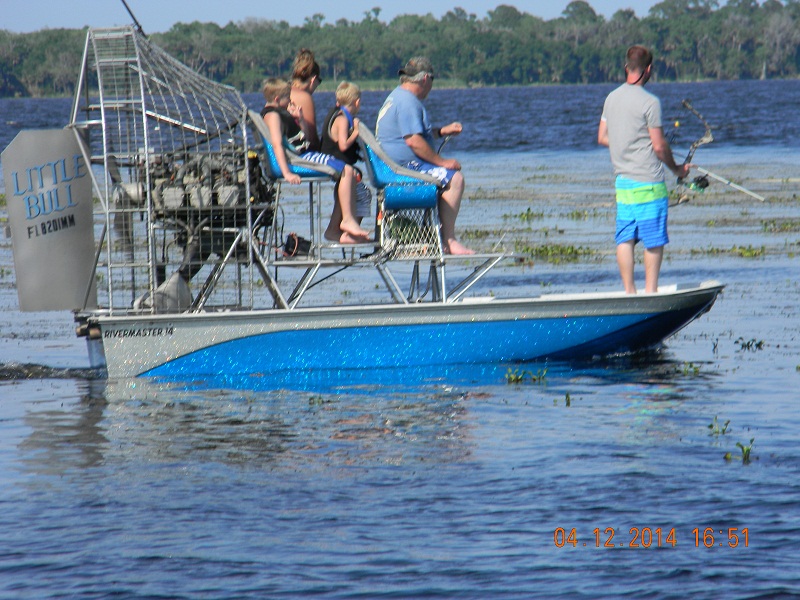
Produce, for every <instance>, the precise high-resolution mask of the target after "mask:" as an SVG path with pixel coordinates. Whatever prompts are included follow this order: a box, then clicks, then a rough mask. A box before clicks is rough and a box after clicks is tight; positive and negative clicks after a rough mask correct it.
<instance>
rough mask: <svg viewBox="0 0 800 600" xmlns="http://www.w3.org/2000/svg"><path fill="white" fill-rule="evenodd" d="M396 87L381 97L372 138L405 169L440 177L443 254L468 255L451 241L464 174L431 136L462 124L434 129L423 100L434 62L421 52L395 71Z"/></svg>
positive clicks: (456, 129) (450, 131)
mask: <svg viewBox="0 0 800 600" xmlns="http://www.w3.org/2000/svg"><path fill="white" fill-rule="evenodd" d="M398 74H399V75H400V85H399V86H397V87H396V88H395V89H394V90H393V91H392V93H391V94H389V96H388V97H387V98H386V101H385V102H384V103H383V106H382V107H381V109H380V111H379V112H378V122H377V124H376V127H375V129H376V131H375V133H376V136H377V139H378V141H379V142H380V144H381V146H382V147H383V149H384V150H385V151H386V153H387V154H388V155H389V157H390V158H391V159H392V160H394V161H395V162H397V163H399V164H401V165H403V166H404V167H407V168H410V169H414V170H416V171H420V172H421V173H427V174H428V175H432V176H433V177H435V178H437V179H438V180H439V181H441V183H442V185H443V186H444V191H443V192H442V195H441V197H440V199H439V221H440V222H441V225H442V239H443V240H444V251H445V252H446V253H448V254H473V251H472V250H470V249H469V248H467V247H466V246H464V245H463V244H462V243H461V242H459V241H458V240H456V237H455V226H456V217H457V216H458V210H459V208H460V207H461V196H462V195H463V194H464V176H463V175H462V174H461V164H460V163H459V162H458V161H457V160H454V159H452V158H449V159H448V158H443V157H442V156H439V154H438V153H437V152H436V150H434V149H433V144H434V141H433V140H434V136H435V137H444V136H448V135H458V134H459V133H461V129H462V127H461V123H458V122H454V123H450V124H449V125H445V126H444V127H438V128H435V129H434V128H433V127H432V126H431V123H430V119H429V118H428V111H427V110H426V109H425V105H424V104H422V101H423V100H424V99H425V98H427V97H428V94H429V93H430V91H431V88H432V87H433V78H434V75H433V65H432V64H431V61H430V60H429V59H428V58H426V57H424V56H417V57H414V58H412V59H411V60H409V61H408V62H407V63H406V66H405V67H403V68H402V69H400V71H399V72H398Z"/></svg>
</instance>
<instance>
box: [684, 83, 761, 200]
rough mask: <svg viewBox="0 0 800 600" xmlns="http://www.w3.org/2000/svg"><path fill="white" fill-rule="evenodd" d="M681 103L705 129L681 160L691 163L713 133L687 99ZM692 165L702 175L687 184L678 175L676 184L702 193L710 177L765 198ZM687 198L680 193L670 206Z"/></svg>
mask: <svg viewBox="0 0 800 600" xmlns="http://www.w3.org/2000/svg"><path fill="white" fill-rule="evenodd" d="M681 104H682V105H683V107H684V108H685V109H686V110H688V111H689V112H690V113H692V114H693V115H694V116H695V117H697V119H698V120H699V121H700V122H701V123H702V124H703V127H705V131H704V132H703V135H702V136H700V137H699V138H698V139H696V140H695V141H694V142H693V143H692V145H691V146H690V147H689V152H688V153H687V155H686V160H684V161H683V163H684V164H689V163H691V161H692V158H694V153H695V151H696V150H697V149H698V148H699V147H700V146H703V145H705V144H710V143H711V142H713V141H714V135H713V134H712V133H711V126H710V125H709V124H708V121H706V120H705V118H704V117H703V115H701V114H700V113H699V112H698V111H697V109H695V108H694V107H693V106H692V103H691V102H690V101H689V100H687V99H684V100H682V101H681ZM679 126H680V122H679V121H675V127H679ZM692 167H693V168H694V169H696V170H697V171H700V173H701V174H702V175H700V176H698V177H695V178H694V179H693V180H692V181H691V183H688V184H687V183H685V180H684V178H682V177H679V178H678V185H679V186H683V187H686V188H689V189H690V190H692V191H696V192H701V193H702V192H703V191H705V189H706V188H707V187H708V185H709V181H708V178H709V177H711V178H712V179H716V180H717V181H719V182H720V183H724V184H725V185H727V186H730V187H732V188H733V189H735V190H738V191H740V192H743V193H745V194H747V195H748V196H752V197H753V198H755V199H756V200H760V201H761V202H764V201H765V200H766V199H765V198H764V196H761V195H760V194H756V193H755V192H752V191H750V190H748V189H747V188H745V187H743V186H741V185H739V184H737V183H734V182H732V181H731V180H730V179H726V178H725V177H722V176H721V175H717V174H716V173H712V172H711V171H709V170H708V169H704V168H703V167H699V166H697V165H692ZM689 199H690V198H689V196H688V195H687V194H682V195H681V197H680V199H679V200H678V201H677V202H676V203H674V204H672V205H671V206H676V205H678V204H683V203H685V202H688V201H689Z"/></svg>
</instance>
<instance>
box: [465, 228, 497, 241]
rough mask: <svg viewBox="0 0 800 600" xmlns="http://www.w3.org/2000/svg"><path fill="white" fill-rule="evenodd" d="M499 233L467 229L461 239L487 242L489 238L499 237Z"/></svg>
mask: <svg viewBox="0 0 800 600" xmlns="http://www.w3.org/2000/svg"><path fill="white" fill-rule="evenodd" d="M497 233H498V232H497V231H490V230H488V229H465V230H464V232H463V233H462V234H461V237H462V238H464V239H465V240H485V239H486V238H489V237H497Z"/></svg>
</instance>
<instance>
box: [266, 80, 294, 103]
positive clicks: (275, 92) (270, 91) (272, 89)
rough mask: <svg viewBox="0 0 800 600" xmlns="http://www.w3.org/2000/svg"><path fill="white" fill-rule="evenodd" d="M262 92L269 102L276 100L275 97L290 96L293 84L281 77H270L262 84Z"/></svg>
mask: <svg viewBox="0 0 800 600" xmlns="http://www.w3.org/2000/svg"><path fill="white" fill-rule="evenodd" d="M261 92H262V93H263V94H264V98H265V99H266V101H267V102H274V101H275V98H280V97H282V96H288V95H289V94H290V93H291V92H292V86H291V84H290V83H289V82H288V81H286V80H285V79H282V78H281V77H269V78H267V79H265V80H264V83H263V84H262V85H261Z"/></svg>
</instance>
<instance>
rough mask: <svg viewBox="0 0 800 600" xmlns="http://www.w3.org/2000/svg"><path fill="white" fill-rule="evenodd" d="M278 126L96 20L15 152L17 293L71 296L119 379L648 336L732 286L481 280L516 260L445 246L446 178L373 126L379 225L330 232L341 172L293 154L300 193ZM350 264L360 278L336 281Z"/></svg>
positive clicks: (674, 325)
mask: <svg viewBox="0 0 800 600" xmlns="http://www.w3.org/2000/svg"><path fill="white" fill-rule="evenodd" d="M264 129H265V127H264V123H263V121H262V119H261V118H260V117H259V115H258V114H255V113H253V112H252V111H250V110H248V108H247V106H246V104H245V102H244V101H243V99H242V97H241V95H240V94H239V93H238V92H237V91H236V90H235V89H234V88H231V87H229V86H225V85H222V84H218V83H215V82H212V81H210V80H208V79H206V78H204V77H202V76H201V75H200V74H198V73H196V72H195V71H193V70H191V69H189V68H188V67H187V66H185V65H183V64H182V63H180V62H179V61H178V60H176V59H175V58H174V57H172V56H170V55H169V54H168V53H166V52H165V51H164V50H162V49H161V48H159V47H158V46H156V45H154V44H153V43H152V42H151V41H150V40H149V39H148V38H147V37H146V36H145V35H144V34H143V33H142V31H141V29H140V28H138V27H134V26H130V27H115V28H103V29H89V30H88V33H87V38H86V45H85V50H84V55H83V61H82V68H81V72H80V75H79V78H78V83H77V87H76V94H75V99H74V103H73V107H72V110H71V118H70V121H69V123H68V125H67V126H66V127H65V128H63V129H55V130H45V131H41V130H28V131H22V132H20V134H19V135H18V136H17V138H15V139H14V141H13V142H12V143H11V144H10V145H9V146H8V148H6V150H5V151H4V152H3V156H2V162H3V168H4V179H5V183H6V198H7V205H8V212H9V224H10V227H11V231H12V239H13V248H14V261H15V271H16V277H17V290H18V296H19V303H20V309H21V310H23V311H42V310H70V311H72V312H73V313H74V319H75V324H76V332H77V335H78V336H81V337H84V338H85V339H86V342H87V346H88V352H89V358H90V363H91V365H92V366H93V367H98V368H104V369H105V370H106V373H107V376H108V377H110V378H123V377H139V376H149V377H164V378H179V379H191V378H199V377H206V376H214V375H219V374H225V375H262V374H269V373H277V372H286V371H293V370H303V371H308V370H314V369H320V370H323V369H324V370H328V369H369V370H373V369H381V368H393V369H396V368H404V367H418V366H436V365H442V366H453V365H479V364H483V365H486V364H504V363H508V364H509V365H513V364H515V363H523V362H530V361H540V360H545V359H547V360H572V359H582V358H589V357H595V356H605V355H615V354H624V353H632V352H637V351H641V350H645V349H649V348H653V347H656V346H658V345H659V344H661V343H662V342H663V341H664V340H665V339H666V338H667V337H669V336H671V335H672V334H674V333H675V332H676V331H678V330H680V329H681V328H683V327H685V326H686V325H687V324H689V323H691V322H692V321H693V320H694V319H696V318H697V317H698V316H700V315H702V314H703V313H705V312H706V311H708V310H709V309H710V308H711V306H712V305H713V303H714V301H715V300H716V298H717V296H718V295H719V294H720V292H721V291H722V289H723V287H724V286H723V285H722V284H720V283H719V282H716V281H705V282H702V283H696V284H694V283H693V284H687V285H674V286H671V287H664V288H662V289H660V290H659V292H658V293H655V294H636V295H626V294H624V293H622V292H602V293H601V292H591V293H574V294H573V293H568V294H567V293H562V294H559V293H552V294H549V293H548V294H543V295H537V296H532V297H522V298H513V297H510V298H502V297H495V296H491V295H479V294H477V293H476V290H479V289H480V286H476V284H477V283H478V282H480V281H482V280H484V279H485V278H487V277H489V276H490V275H489V274H490V273H491V272H492V269H494V268H495V266H496V265H498V263H500V262H501V261H507V260H514V259H515V257H514V255H513V254H510V253H505V252H498V253H489V254H477V255H471V256H451V255H448V254H445V253H444V252H443V250H442V242H441V238H440V231H439V222H438V216H437V198H438V194H439V191H440V190H439V189H438V187H437V183H436V181H435V180H427V179H425V177H424V176H420V174H418V173H415V172H412V171H406V170H404V169H403V168H402V167H400V166H398V165H396V164H394V163H393V162H392V161H391V160H390V159H388V157H387V156H386V155H385V154H384V153H383V151H382V149H381V148H380V145H379V144H378V143H377V142H376V141H375V138H374V137H373V136H372V135H371V134H370V132H369V131H368V130H367V129H366V128H363V129H364V131H363V132H362V135H361V139H360V144H361V146H362V150H363V156H364V158H365V165H364V166H365V169H364V170H365V172H366V175H367V177H368V180H369V182H370V183H371V184H372V187H373V188H374V190H375V192H376V198H377V207H376V211H375V214H376V223H375V226H376V227H375V232H376V234H375V240H374V241H373V242H370V243H367V244H352V245H344V244H338V243H331V242H329V241H327V240H326V239H324V237H323V235H322V231H323V229H324V227H323V225H322V223H323V215H324V212H325V210H324V209H323V207H322V206H323V204H325V205H326V206H328V210H329V209H330V202H323V199H322V191H321V190H322V189H323V188H325V187H326V186H328V185H329V184H331V181H332V179H331V174H330V173H326V172H325V171H324V170H321V167H320V165H317V164H310V163H304V162H303V160H302V159H301V158H300V157H297V156H293V155H291V156H290V159H291V160H290V162H291V165H292V169H293V170H294V171H295V172H296V173H298V174H299V175H300V176H301V177H302V179H303V184H302V185H303V186H304V187H303V188H302V190H303V191H302V193H301V194H299V197H300V199H299V200H298V199H297V197H298V194H297V193H295V195H294V200H292V197H291V195H290V194H287V186H286V185H282V183H284V182H282V180H281V177H280V171H279V170H276V165H275V163H274V155H273V153H272V148H271V146H270V144H269V141H268V140H269V137H268V136H267V135H266V134H265V131H264ZM306 189H307V191H308V194H307V195H306V192H305V190H306ZM301 226H302V228H303V229H302V230H301V229H300V227H301ZM290 230H292V231H291V232H290V233H287V232H289V231H290ZM298 230H299V231H301V235H298V234H296V233H295V232H296V231H298ZM453 271H456V272H457V274H456V276H455V277H454V275H453ZM342 278H346V280H347V281H348V282H350V284H351V285H352V286H355V290H356V291H355V292H354V293H350V294H349V295H342V294H338V295H336V296H335V299H333V295H332V294H331V293H329V292H327V293H326V292H325V291H324V289H325V286H323V285H320V284H321V283H323V282H325V283H328V282H330V281H331V280H334V279H335V280H341V279H342ZM370 282H371V283H370Z"/></svg>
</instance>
